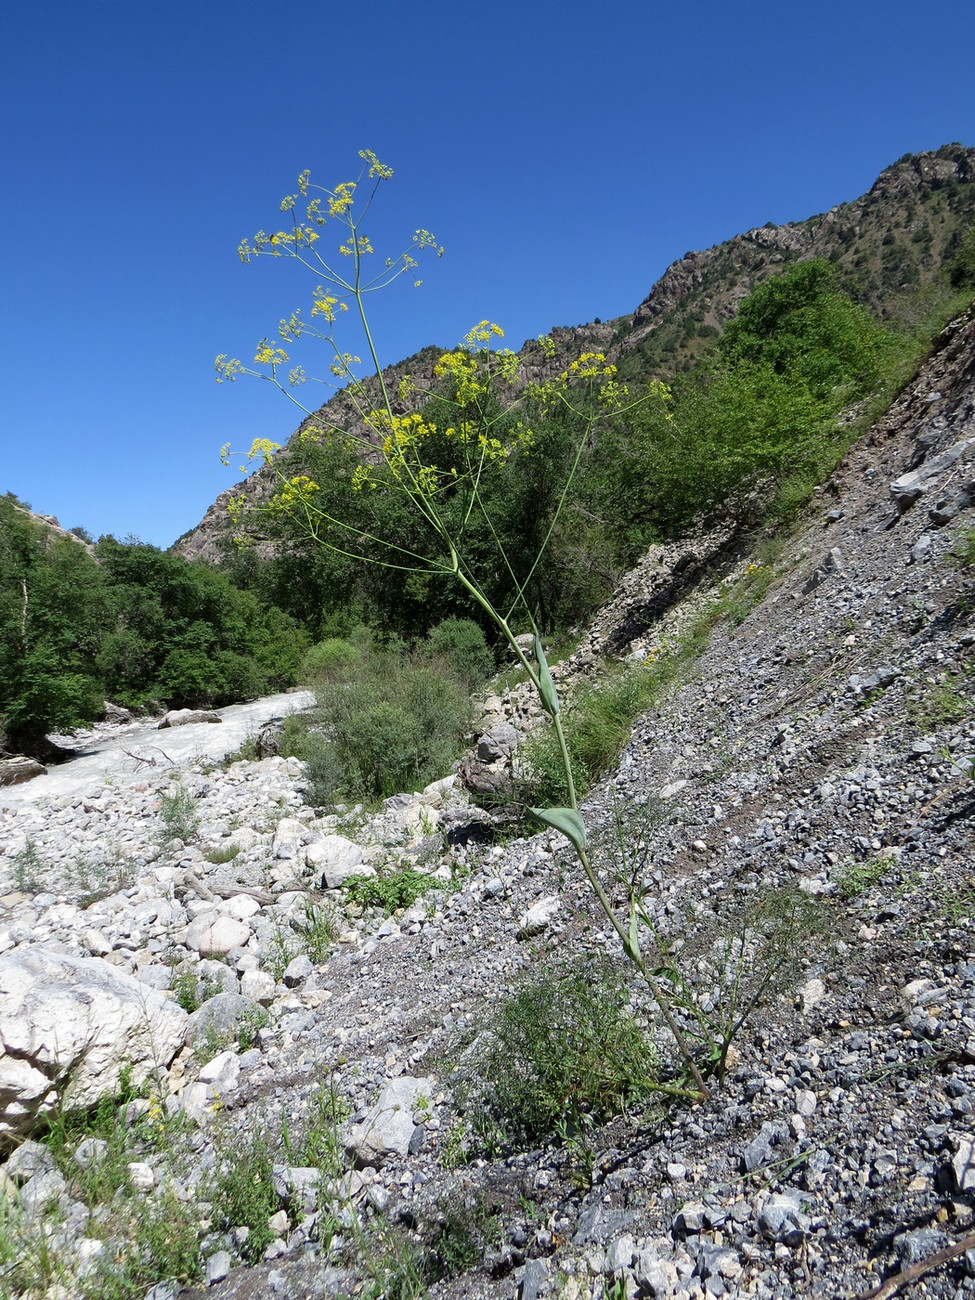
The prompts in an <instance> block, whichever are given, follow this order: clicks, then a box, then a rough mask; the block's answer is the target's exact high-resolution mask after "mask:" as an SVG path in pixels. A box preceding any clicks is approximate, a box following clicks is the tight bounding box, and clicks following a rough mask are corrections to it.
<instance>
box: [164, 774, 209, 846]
mask: <svg viewBox="0 0 975 1300" xmlns="http://www.w3.org/2000/svg"><path fill="white" fill-rule="evenodd" d="M159 820H160V823H161V826H160V830H159V833H158V841H159V843H160V844H161V845H162V846H163V847H164V848H165V846H166V845H168V844H171V843H172V841H173V840H182V841H183V843H184V844H185V843H187V842H188V841H189V840H191V839H192V838H193V836H194V835H195V834H196V831H197V827H198V826H199V824H200V819H199V816H198V815H197V811H196V801H195V799H194V798H193V796H192V795H191V794H190V792H189V790H187V789H186V787H185V786H184V785H180V784H178V783H177V785H176V788H175V789H174V790H173V792H172V794H164V795H163V796H162V797H161V798H160V800H159Z"/></svg>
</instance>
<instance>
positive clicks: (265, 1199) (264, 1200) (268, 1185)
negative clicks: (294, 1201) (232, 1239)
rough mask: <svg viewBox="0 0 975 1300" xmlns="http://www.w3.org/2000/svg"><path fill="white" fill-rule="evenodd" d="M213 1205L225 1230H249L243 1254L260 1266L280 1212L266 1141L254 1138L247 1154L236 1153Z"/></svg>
mask: <svg viewBox="0 0 975 1300" xmlns="http://www.w3.org/2000/svg"><path fill="white" fill-rule="evenodd" d="M213 1202H214V1205H215V1206H217V1207H218V1208H219V1214H220V1218H221V1221H222V1226H223V1228H224V1229H225V1230H229V1229H230V1228H247V1229H248V1234H247V1240H246V1241H245V1242H244V1244H243V1246H242V1247H241V1253H242V1254H243V1256H244V1258H245V1259H246V1260H247V1262H248V1263H249V1264H256V1263H257V1262H258V1261H259V1260H260V1259H261V1257H262V1256H263V1254H264V1251H265V1250H266V1249H267V1247H268V1246H269V1245H270V1244H271V1242H272V1241H273V1240H274V1231H273V1230H272V1229H271V1228H269V1227H268V1219H269V1218H270V1217H271V1215H272V1214H274V1212H275V1211H276V1210H277V1209H278V1198H277V1195H276V1194H275V1191H274V1185H273V1183H272V1179H271V1155H270V1152H269V1151H268V1147H267V1143H266V1142H265V1141H263V1140H260V1139H257V1138H252V1139H251V1140H250V1142H249V1143H248V1144H247V1145H246V1146H245V1147H244V1148H243V1150H239V1151H235V1153H234V1157H233V1159H232V1160H230V1161H228V1162H227V1164H226V1165H225V1166H224V1168H223V1169H222V1170H221V1172H220V1174H219V1175H218V1177H217V1180H216V1184H215V1187H214V1195H213Z"/></svg>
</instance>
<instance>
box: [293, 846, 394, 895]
mask: <svg viewBox="0 0 975 1300" xmlns="http://www.w3.org/2000/svg"><path fill="white" fill-rule="evenodd" d="M305 862H306V864H307V865H308V866H309V867H310V868H311V869H312V870H313V871H316V872H318V871H320V872H321V873H322V884H323V886H324V887H325V888H326V889H338V887H339V886H340V885H344V884H345V882H346V881H347V880H348V879H349V877H350V876H374V875H375V874H376V873H375V871H374V870H373V869H372V867H370V866H368V865H367V864H366V862H365V853H364V851H363V849H362V847H361V845H359V844H355V843H353V841H352V840H347V839H346V838H345V836H344V835H323V836H321V838H320V839H317V840H313V841H312V842H311V844H309V845H308V847H307V848H306V849H305Z"/></svg>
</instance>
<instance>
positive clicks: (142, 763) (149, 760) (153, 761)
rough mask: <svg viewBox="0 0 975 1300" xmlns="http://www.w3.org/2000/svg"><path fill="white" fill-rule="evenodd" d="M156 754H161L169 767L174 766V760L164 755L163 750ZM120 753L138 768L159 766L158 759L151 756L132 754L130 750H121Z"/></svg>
mask: <svg viewBox="0 0 975 1300" xmlns="http://www.w3.org/2000/svg"><path fill="white" fill-rule="evenodd" d="M156 752H157V753H158V754H162V756H163V758H164V759H165V760H166V762H167V763H168V764H169V765H170V767H173V766H175V759H172V758H170V757H169V755H168V754H167V753H165V752H164V751H163V750H161V749H157V750H156ZM122 753H123V754H124V755H125V756H126V758H132V759H134V760H135V761H136V762H137V763H138V764H139V767H158V766H159V759H158V758H153V757H152V755H151V754H133V753H132V752H131V750H128V749H123V750H122Z"/></svg>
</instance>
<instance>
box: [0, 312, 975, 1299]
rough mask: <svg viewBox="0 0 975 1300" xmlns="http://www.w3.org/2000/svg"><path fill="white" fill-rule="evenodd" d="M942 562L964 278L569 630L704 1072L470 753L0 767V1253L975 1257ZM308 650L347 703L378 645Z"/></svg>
mask: <svg viewBox="0 0 975 1300" xmlns="http://www.w3.org/2000/svg"><path fill="white" fill-rule="evenodd" d="M973 565H975V319H973V318H972V316H971V314H969V315H967V316H966V317H963V318H962V319H959V320H958V321H956V322H954V323H953V324H952V325H951V326H949V328H948V329H947V330H945V331H944V333H943V334H942V335H941V336H940V337H939V338H938V340H937V342H936V344H935V347H934V349H933V352H932V354H931V356H930V357H929V358H928V359H927V360H926V361H925V363H924V364H923V365H922V366H921V368H920V370H919V371H918V373H917V374H916V375H915V376H914V377H913V378H912V379H911V380H910V381H909V382H908V383H907V385H906V386H905V387H904V388H903V389H902V390H901V392H900V393H899V394H898V396H897V398H896V400H895V401H894V403H893V404H892V406H891V407H890V408H889V410H888V411H887V412H886V413H885V414H884V415H883V416H882V417H881V418H880V419H879V420H878V421H876V422H874V423H873V424H872V425H871V426H870V427H869V428H868V429H867V430H866V431H865V432H864V433H863V434H862V435H861V436H859V437H858V438H857V439H856V440H855V441H854V442H853V443H852V445H851V446H850V448H849V450H848V451H847V453H846V454H845V456H844V458H843V460H842V461H841V463H840V464H839V466H838V467H837V468H836V469H835V470H834V472H832V473H831V474H830V475H829V476H828V477H826V478H824V479H823V480H822V481H821V482H820V483H819V485H818V487H817V489H816V490H815V491H814V492H813V494H812V496H811V500H810V502H809V504H808V505H807V506H806V507H805V508H804V509H803V510H802V511H801V512H800V513H798V514H794V515H793V516H791V517H790V518H789V519H787V520H785V521H784V522H782V521H780V523H779V524H778V526H777V527H776V528H775V529H771V528H767V527H766V528H761V527H760V528H758V529H757V530H756V531H753V532H752V533H750V534H747V535H746V534H745V533H743V532H742V531H741V530H739V529H731V530H728V529H725V530H724V531H721V530H712V531H710V532H708V533H704V534H699V535H697V536H696V537H693V538H690V539H687V538H685V539H683V540H679V541H675V542H669V543H665V544H659V545H657V546H655V547H654V548H653V549H651V550H650V551H649V552H648V553H647V554H646V555H645V556H644V557H643V560H642V562H641V564H640V565H639V566H638V568H637V569H636V570H635V571H634V572H633V573H632V574H631V575H630V576H629V577H628V578H627V579H626V581H625V582H624V583H623V584H621V586H620V587H619V588H618V590H617V592H616V593H615V596H614V598H613V599H612V600H611V601H610V602H609V603H608V604H607V605H606V606H605V608H604V609H603V610H602V611H601V612H600V614H599V616H598V618H597V619H596V621H595V623H594V625H593V629H592V631H591V632H590V633H588V634H587V635H585V636H584V637H583V638H582V640H581V642H580V643H579V644H577V645H576V646H575V647H574V648H571V652H570V653H567V654H566V656H565V657H564V659H563V661H562V663H561V664H559V665H558V666H557V668H556V670H555V671H556V675H557V676H558V677H559V678H560V680H561V688H562V691H563V694H564V695H565V696H566V697H567V698H568V700H569V703H568V705H567V707H566V730H567V734H568V737H569V744H570V747H571V750H572V756H573V761H574V762H575V763H576V764H577V765H578V770H579V773H580V777H581V778H584V779H585V780H587V781H588V782H589V791H588V795H587V797H586V800H585V802H584V805H583V812H584V816H585V820H586V824H587V826H588V827H589V833H590V841H591V844H592V849H593V854H594V859H595V862H596V865H597V870H598V873H599V878H600V880H601V881H602V884H603V887H604V889H605V890H606V892H607V893H608V895H609V897H610V899H611V901H612V902H613V904H614V905H615V906H616V907H617V908H619V909H620V910H621V912H622V913H623V914H625V912H626V909H627V907H628V906H629V904H630V903H631V902H632V900H633V899H634V898H635V897H636V898H638V899H639V901H640V909H639V924H638V925H637V927H636V930H635V932H634V935H633V942H634V943H636V944H637V945H638V947H639V949H640V951H641V952H642V954H643V956H644V958H645V960H646V961H647V962H648V963H649V964H650V965H651V966H652V968H653V970H654V971H655V972H656V977H657V979H658V980H659V981H660V982H661V984H662V985H663V987H664V988H665V989H666V991H667V993H668V996H669V1001H670V1005H671V1009H672V1013H673V1015H674V1017H675V1023H676V1024H677V1026H678V1027H679V1028H680V1030H681V1032H682V1033H683V1034H684V1035H685V1037H686V1039H687V1041H689V1042H690V1043H691V1044H692V1045H693V1051H694V1055H695V1058H696V1060H697V1061H698V1063H699V1065H700V1067H701V1069H702V1071H703V1072H704V1074H705V1076H706V1080H707V1088H706V1095H705V1096H704V1097H703V1098H701V1099H699V1100H696V1101H695V1100H693V1099H689V1098H688V1097H687V1095H686V1093H685V1095H683V1096H679V1095H675V1091H676V1092H678V1093H679V1092H680V1091H681V1078H682V1063H681V1060H680V1057H679V1053H678V1052H677V1050H676V1046H675V1041H674V1039H673V1036H672V1035H671V1033H670V1031H669V1030H668V1029H667V1027H666V1025H664V1024H663V1023H662V1022H661V1020H660V1017H659V1015H658V1013H657V1011H656V1009H655V1005H654V1003H653V1002H652V1001H651V1000H650V999H649V997H648V995H647V990H646V986H645V984H644V982H643V981H642V979H640V978H638V977H637V975H636V972H635V970H634V967H633V965H632V963H630V962H628V961H627V960H626V959H625V956H624V953H623V951H622V949H621V945H620V943H619V941H618V939H617V937H616V935H615V933H614V932H613V931H612V929H611V928H610V926H609V924H608V922H607V918H606V916H605V915H604V914H603V913H602V912H600V911H599V909H598V908H597V907H596V906H595V903H594V900H593V897H592V893H591V890H590V889H589V887H588V885H587V883H586V881H585V879H584V878H582V877H581V875H580V873H579V870H578V868H577V866H576V865H575V858H574V857H573V856H572V855H570V854H569V853H568V851H567V845H566V842H565V840H564V839H563V837H562V836H561V835H559V834H558V833H556V832H555V831H553V830H551V829H548V830H546V831H544V832H543V833H541V834H538V833H535V829H534V828H533V827H532V826H531V825H529V824H526V823H522V822H519V821H518V820H517V819H516V816H515V810H514V809H513V808H512V807H511V806H510V805H503V806H502V807H501V808H498V807H497V805H496V804H493V803H492V802H491V801H490V800H488V801H487V802H485V801H484V799H483V798H482V799H478V798H475V797H473V796H472V795H471V793H470V791H469V790H467V789H465V788H464V785H463V783H462V782H461V781H460V780H459V779H458V777H457V775H456V774H452V773H450V772H448V771H443V772H439V773H437V776H438V778H439V779H436V780H430V781H426V783H425V785H424V787H423V788H422V790H417V791H415V792H414V790H412V789H409V788H406V789H404V790H402V791H399V792H396V793H394V794H392V795H391V796H390V797H387V798H385V800H384V801H383V802H382V803H381V804H379V805H378V806H377V805H376V804H373V805H372V806H367V805H365V804H364V803H360V804H358V805H356V804H352V803H350V802H342V801H338V802H331V803H327V802H323V799H322V796H321V795H319V796H318V797H315V796H314V795H312V796H311V797H312V802H311V803H309V802H307V801H306V800H307V798H308V797H309V793H310V791H309V767H308V766H306V765H305V764H304V763H303V762H301V761H299V760H298V759H296V758H294V757H286V756H282V755H281V754H278V755H277V756H264V757H261V756H259V755H258V753H257V752H256V744H257V741H256V740H255V748H252V749H251V750H250V752H248V753H244V754H241V755H237V756H230V761H228V763H227V764H225V765H218V766H211V765H209V764H202V763H193V762H189V763H187V764H185V765H184V766H182V767H181V768H177V767H176V766H171V767H170V766H169V765H166V764H164V763H162V762H158V761H157V762H156V763H155V764H150V763H148V762H143V763H141V764H138V763H135V762H133V765H132V766H131V767H126V768H125V770H122V771H120V772H119V774H118V777H117V779H115V780H113V781H111V782H110V783H107V784H106V783H101V784H99V785H98V786H97V787H96V788H92V789H91V790H89V791H86V792H85V793H84V794H83V795H80V796H79V795H77V794H75V795H71V796H63V797H32V796H31V793H30V786H29V785H27V786H23V787H18V788H17V790H16V791H11V792H8V796H7V798H6V804H7V806H6V808H5V810H4V811H3V812H2V814H0V848H2V855H3V856H2V858H0V871H2V873H3V875H4V877H5V885H4V886H3V890H4V892H3V894H2V897H0V905H2V908H3V911H2V915H0V990H2V992H3V998H2V1001H0V1044H2V1054H0V1133H2V1134H3V1142H4V1157H3V1160H4V1163H3V1165H2V1166H0V1180H2V1182H3V1191H4V1197H3V1207H4V1208H3V1218H2V1221H0V1294H3V1295H9V1296H10V1297H28V1296H29V1297H42V1296H43V1297H45V1298H48V1297H50V1300H54V1297H75V1296H77V1297H92V1298H94V1297H96V1296H97V1297H118V1298H119V1300H122V1298H123V1297H140V1298H141V1297H142V1296H146V1295H151V1296H152V1298H153V1300H176V1298H177V1297H180V1298H181V1300H189V1297H191V1296H194V1297H195V1296H201V1295H203V1294H206V1295H208V1296H212V1297H214V1300H245V1298H248V1300H250V1298H254V1297H263V1296H270V1295H274V1296H281V1297H284V1298H285V1300H299V1297H301V1298H305V1297H311V1296H322V1297H324V1296H333V1297H339V1296H351V1295H365V1296H372V1297H374V1298H375V1300H379V1297H398V1298H399V1300H407V1298H408V1297H419V1296H423V1295H429V1296H431V1297H439V1298H440V1300H448V1298H451V1300H453V1298H458V1300H459V1298H460V1297H484V1300H487V1298H488V1297H497V1298H498V1300H500V1298H501V1297H519V1298H520V1300H547V1298H548V1297H553V1298H554V1297H560V1298H561V1300H606V1298H607V1297H613V1298H614V1300H623V1297H646V1298H650V1297H657V1298H667V1300H705V1298H706V1297H711V1296H715V1297H721V1296H728V1297H746V1296H749V1297H763V1298H768V1300H772V1298H773V1297H774V1298H778V1297H782V1298H785V1297H796V1298H798V1297H802V1298H803V1300H806V1298H807V1297H822V1298H823V1300H827V1298H830V1300H831V1298H832V1297H836V1296H864V1297H866V1296H873V1297H875V1300H880V1298H881V1297H883V1298H884V1300H886V1297H888V1296H891V1295H894V1294H901V1295H905V1296H920V1295H922V1294H923V1295H927V1296H934V1297H939V1298H941V1297H943V1298H944V1300H948V1298H949V1297H951V1298H954V1297H959V1296H966V1295H970V1294H973V1281H972V1278H973V1265H972V1259H973V1251H975V1221H973V1217H975V1216H973V1207H975V1199H973V1198H975V1118H973V1116H975V1109H973V1107H975V890H973V886H972V880H971V869H970V864H971V860H972V852H973V849H975V832H973V825H972V810H973V807H975V793H973V791H975V787H973V785H972V769H973V762H975V758H973V756H975V724H973V710H972V700H973V689H975V688H973V678H972V667H971V665H972V647H973V645H975V624H973V613H975V595H973V587H972V583H973V578H972V574H973V572H975V569H973ZM440 635H441V637H442V638H443V644H441V645H440V646H439V651H440V653H441V654H443V655H445V656H447V657H449V656H450V655H451V654H456V653H457V646H458V643H462V644H463V638H462V637H461V636H460V634H459V633H458V631H457V629H456V628H454V629H452V630H449V631H448V632H447V633H441V634H440ZM342 644H344V645H345V646H346V649H345V650H341V649H339V648H338V647H339V645H342ZM326 645H327V647H328V648H326V649H323V650H320V651H319V653H318V658H319V660H320V662H319V663H318V664H317V671H318V673H319V676H320V681H321V683H322V685H323V686H327V685H328V683H329V682H331V683H332V684H333V686H334V687H335V688H336V689H335V695H336V696H338V695H339V694H340V693H341V692H340V690H339V689H338V687H340V686H341V681H342V678H341V673H342V671H343V670H344V667H347V665H348V662H349V660H350V656H352V657H356V656H358V657H359V658H360V659H361V658H362V657H366V658H367V659H369V657H370V656H372V655H373V654H376V655H378V657H377V658H376V659H375V661H373V662H371V671H374V672H375V675H376V677H378V678H379V679H382V678H383V676H384V675H388V670H389V667H390V664H389V662H388V661H386V662H385V663H384V661H383V660H382V657H381V655H382V651H381V650H379V651H376V650H375V647H371V646H370V645H369V644H368V643H363V642H361V641H359V642H357V641H356V640H355V638H354V637H353V638H352V639H351V640H344V641H343V639H342V638H332V640H331V642H330V643H326ZM472 645H473V642H470V641H468V642H467V643H466V647H467V648H466V650H465V651H464V653H465V654H466V655H468V656H469V655H470V653H471V646H472ZM554 657H555V656H554V654H553V658H554ZM343 660H344V661H345V665H343V662H342V661H343ZM468 661H469V660H468ZM420 667H422V665H420ZM376 689H378V688H376ZM416 689H417V692H418V694H420V695H422V691H421V689H420V687H417V688H416ZM522 691H523V687H520V686H519V685H518V684H517V682H516V681H515V680H514V678H513V677H512V676H511V675H508V677H507V679H502V678H499V679H496V681H495V682H494V683H493V687H492V690H491V693H490V695H489V697H488V698H487V699H486V700H485V701H484V704H483V708H484V710H485V712H484V716H483V717H482V725H481V726H480V727H479V728H477V730H476V731H475V734H474V737H473V739H474V740H475V741H477V747H476V748H477V752H478V753H479V755H480V760H479V761H481V762H483V763H485V764H487V765H488V766H492V765H493V769H494V770H495V771H496V772H498V773H499V774H500V775H501V776H502V777H503V778H504V780H505V781H508V782H510V783H511V785H510V786H509V787H508V789H507V793H506V794H505V795H504V797H505V798H508V799H511V798H512V797H514V795H515V794H516V793H517V792H518V790H519V789H520V790H522V791H523V792H524V790H525V787H524V785H520V786H519V784H518V783H519V782H522V783H524V782H527V783H529V784H528V788H529V789H531V788H532V787H531V783H532V782H535V783H542V785H543V787H544V783H545V782H546V781H549V782H551V781H552V780H555V779H556V777H557V772H558V769H557V767H554V766H553V765H551V764H550V763H548V762H547V759H546V745H547V743H548V742H547V740H546V733H545V731H544V728H541V729H540V728H538V727H536V726H534V725H533V724H532V723H531V719H530V717H529V715H528V713H527V712H526V710H525V709H524V708H522V707H520V705H519V698H520V694H521V692H522ZM370 700H371V703H370V707H373V708H376V709H378V710H379V716H380V718H385V719H386V720H387V721H389V722H390V723H391V725H392V720H391V718H390V715H389V713H388V712H384V711H383V708H382V707H381V706H383V704H384V702H383V701H382V700H379V701H378V702H377V700H376V692H375V690H374V691H373V693H372V695H371V696H370ZM386 703H388V702H386ZM628 711H629V712H628ZM191 725H192V724H191ZM201 725H206V724H201ZM398 725H405V724H402V719H400V724H398ZM621 727H622V730H623V733H624V741H625V743H624V746H623V749H622V753H621V754H620V755H619V756H618V757H616V758H613V759H612V760H611V761H607V760H606V758H605V755H606V753H607V752H608V751H607V748H606V746H607V744H610V741H611V737H609V738H608V733H610V732H612V733H613V734H614V735H615V734H618V733H619V731H620V728H621ZM614 728H615V731H614ZM529 731H532V732H533V734H532V735H527V734H525V733H527V732H529ZM320 734H321V736H322V738H323V743H324V744H326V745H330V746H331V747H332V748H331V751H330V752H331V754H332V758H333V759H334V757H335V754H336V753H339V756H340V758H341V751H340V750H337V749H336V746H337V745H338V744H339V741H340V740H341V734H342V733H335V734H334V735H333V734H330V733H329V732H328V731H327V729H326V731H324V732H322V733H320ZM376 734H377V733H376V731H375V729H374V730H373V731H372V732H370V735H372V736H375V735H376ZM396 734H397V735H398V736H399V739H398V740H397V745H401V744H402V736H401V734H400V733H396ZM350 735H351V736H352V739H351V740H350V741H349V744H350V745H352V749H351V750H350V751H349V752H351V753H355V754H361V746H360V747H359V748H356V747H355V745H356V742H355V736H354V735H353V734H352V733H351V732H350ZM286 740H287V732H286V731H285V733H283V736H282V739H281V740H280V741H279V747H282V746H283V747H285V748H286ZM260 743H261V744H262V745H264V746H266V745H267V744H268V743H270V742H269V738H268V737H262V739H261V742H260ZM392 753H393V747H392V746H391V747H390V749H389V754H390V755H392ZM600 754H602V755H603V757H602V759H600ZM345 763H346V766H347V765H348V759H346V760H345ZM326 766H327V763H326ZM423 779H424V780H426V778H425V776H424V778H423ZM469 784H472V782H469ZM503 785H504V781H502V786H503ZM380 793H385V792H384V791H380ZM526 797H527V796H526Z"/></svg>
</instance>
